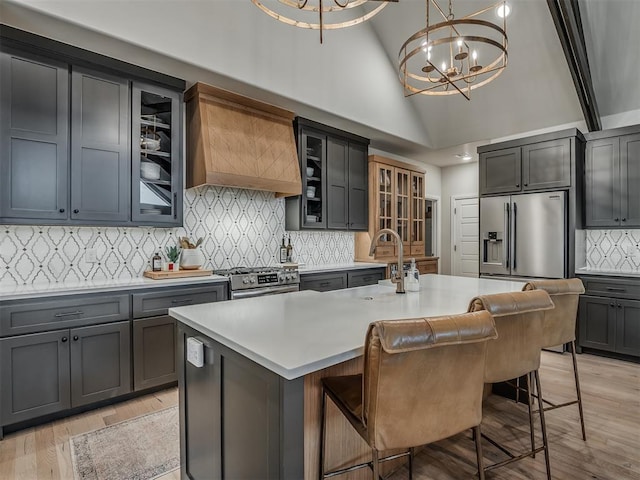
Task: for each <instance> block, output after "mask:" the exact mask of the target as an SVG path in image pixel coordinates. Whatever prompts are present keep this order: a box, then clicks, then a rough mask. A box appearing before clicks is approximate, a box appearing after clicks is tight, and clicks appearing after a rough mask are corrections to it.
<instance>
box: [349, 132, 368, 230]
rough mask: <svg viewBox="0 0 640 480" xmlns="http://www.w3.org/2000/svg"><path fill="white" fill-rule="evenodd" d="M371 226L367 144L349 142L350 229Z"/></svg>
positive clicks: (365, 228) (363, 228)
mask: <svg viewBox="0 0 640 480" xmlns="http://www.w3.org/2000/svg"><path fill="white" fill-rule="evenodd" d="M368 228H369V162H368V160H367V146H366V145H360V144H357V143H349V230H363V231H364V230H368Z"/></svg>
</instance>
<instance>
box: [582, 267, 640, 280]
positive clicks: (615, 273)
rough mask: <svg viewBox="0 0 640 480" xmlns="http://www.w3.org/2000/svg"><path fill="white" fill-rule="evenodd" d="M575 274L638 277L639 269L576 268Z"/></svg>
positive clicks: (639, 274)
mask: <svg viewBox="0 0 640 480" xmlns="http://www.w3.org/2000/svg"><path fill="white" fill-rule="evenodd" d="M576 275H601V276H606V277H632V278H640V270H636V271H633V272H631V271H628V270H627V271H620V270H593V269H590V268H577V269H576Z"/></svg>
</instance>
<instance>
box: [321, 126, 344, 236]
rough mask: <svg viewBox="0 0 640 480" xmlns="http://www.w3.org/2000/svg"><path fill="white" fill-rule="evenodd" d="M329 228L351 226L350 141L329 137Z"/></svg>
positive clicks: (336, 228) (340, 228)
mask: <svg viewBox="0 0 640 480" xmlns="http://www.w3.org/2000/svg"><path fill="white" fill-rule="evenodd" d="M326 199H327V228H329V229H331V230H346V229H347V228H348V227H349V206H348V203H349V143H348V142H347V141H346V140H343V139H340V138H332V137H327V196H326Z"/></svg>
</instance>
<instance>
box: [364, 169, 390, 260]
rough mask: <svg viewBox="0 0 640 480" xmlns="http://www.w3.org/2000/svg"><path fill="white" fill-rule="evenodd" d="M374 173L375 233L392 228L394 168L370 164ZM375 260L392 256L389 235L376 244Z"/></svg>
mask: <svg viewBox="0 0 640 480" xmlns="http://www.w3.org/2000/svg"><path fill="white" fill-rule="evenodd" d="M370 167H371V168H375V172H376V177H375V178H376V179H377V181H376V206H375V208H376V209H377V215H376V217H377V219H378V224H377V225H376V232H377V231H378V230H382V229H383V228H390V229H392V230H393V228H394V211H393V191H394V185H395V175H394V168H393V167H389V166H388V165H382V164H379V163H372V164H370ZM376 245H377V248H376V255H375V256H376V258H380V257H391V256H393V255H394V251H395V243H394V240H393V237H391V236H390V235H383V236H382V237H380V239H379V240H378V242H377V244H376Z"/></svg>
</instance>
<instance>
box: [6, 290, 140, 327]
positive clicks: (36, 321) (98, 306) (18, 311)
mask: <svg viewBox="0 0 640 480" xmlns="http://www.w3.org/2000/svg"><path fill="white" fill-rule="evenodd" d="M128 318H129V295H128V294H125V295H72V296H67V297H57V298H55V299H39V300H28V301H23V300H16V301H11V302H4V303H2V304H1V305H0V336H8V335H21V334H24V333H35V332H44V331H47V330H57V329H62V328H72V327H75V326H85V325H93V324H97V323H106V322H113V321H116V320H126V319H128Z"/></svg>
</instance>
